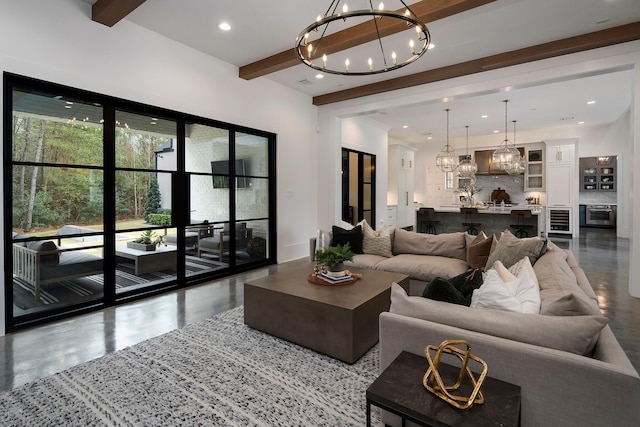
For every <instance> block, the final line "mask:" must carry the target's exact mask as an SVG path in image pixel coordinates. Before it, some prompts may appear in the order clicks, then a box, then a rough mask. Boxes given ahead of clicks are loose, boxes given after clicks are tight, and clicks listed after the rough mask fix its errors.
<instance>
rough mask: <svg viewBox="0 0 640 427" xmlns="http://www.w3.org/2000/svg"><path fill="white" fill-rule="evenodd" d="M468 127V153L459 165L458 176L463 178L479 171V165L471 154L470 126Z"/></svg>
mask: <svg viewBox="0 0 640 427" xmlns="http://www.w3.org/2000/svg"><path fill="white" fill-rule="evenodd" d="M465 128H467V154H466V155H465V156H464V159H462V161H461V162H460V165H459V166H458V176H459V177H461V178H471V177H472V176H474V175H475V174H476V172H478V165H477V164H476V162H474V161H473V159H472V156H470V155H469V126H465Z"/></svg>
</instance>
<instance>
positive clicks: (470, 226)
mask: <svg viewBox="0 0 640 427" xmlns="http://www.w3.org/2000/svg"><path fill="white" fill-rule="evenodd" d="M460 213H462V214H464V222H463V223H462V225H463V226H465V227H467V233H469V234H471V235H474V236H477V235H478V227H480V226H481V225H482V223H480V222H471V220H472V219H473V218H472V217H473V216H474V215H477V214H478V208H460Z"/></svg>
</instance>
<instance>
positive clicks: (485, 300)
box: [471, 269, 521, 312]
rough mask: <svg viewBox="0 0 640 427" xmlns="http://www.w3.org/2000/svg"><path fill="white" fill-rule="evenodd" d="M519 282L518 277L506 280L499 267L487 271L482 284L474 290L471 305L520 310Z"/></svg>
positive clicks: (474, 306) (473, 306)
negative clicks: (510, 280)
mask: <svg viewBox="0 0 640 427" xmlns="http://www.w3.org/2000/svg"><path fill="white" fill-rule="evenodd" d="M517 282H518V279H516V280H515V281H512V282H504V281H503V280H502V279H501V278H500V275H499V274H498V272H497V269H491V270H489V271H487V275H486V277H485V279H484V283H483V284H482V286H480V287H479V288H478V289H476V290H475V291H473V295H472V296H471V307H472V308H493V309H496V310H504V311H516V312H520V310H521V306H520V301H518V299H517V298H516V289H517V287H518V283H517Z"/></svg>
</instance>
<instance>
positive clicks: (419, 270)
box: [376, 229, 468, 282]
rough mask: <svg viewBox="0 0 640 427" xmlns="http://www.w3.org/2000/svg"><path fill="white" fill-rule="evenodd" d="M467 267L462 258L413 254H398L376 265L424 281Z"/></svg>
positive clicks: (459, 271)
mask: <svg viewBox="0 0 640 427" xmlns="http://www.w3.org/2000/svg"><path fill="white" fill-rule="evenodd" d="M397 231H400V229H398V230H396V232H397ZM467 269H468V265H467V262H466V261H462V260H460V259H455V258H447V257H443V256H431V255H413V254H400V255H396V256H394V257H392V258H387V259H385V260H384V261H381V262H379V263H378V265H376V270H382V271H390V272H392V273H401V274H406V275H408V276H409V277H410V278H411V279H414V280H422V281H423V282H430V281H432V280H434V279H435V278H436V277H438V276H439V277H443V278H445V279H448V278H451V277H455V276H457V275H459V274H462V273H464V272H465V271H467Z"/></svg>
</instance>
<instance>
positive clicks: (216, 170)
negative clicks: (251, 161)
mask: <svg viewBox="0 0 640 427" xmlns="http://www.w3.org/2000/svg"><path fill="white" fill-rule="evenodd" d="M229 164H230V162H229V160H216V161H213V162H211V173H212V174H214V175H213V188H229ZM235 164H236V176H237V178H236V188H247V187H249V179H248V178H247V177H245V176H243V175H245V174H246V170H245V161H244V159H238V160H236V163H235Z"/></svg>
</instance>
